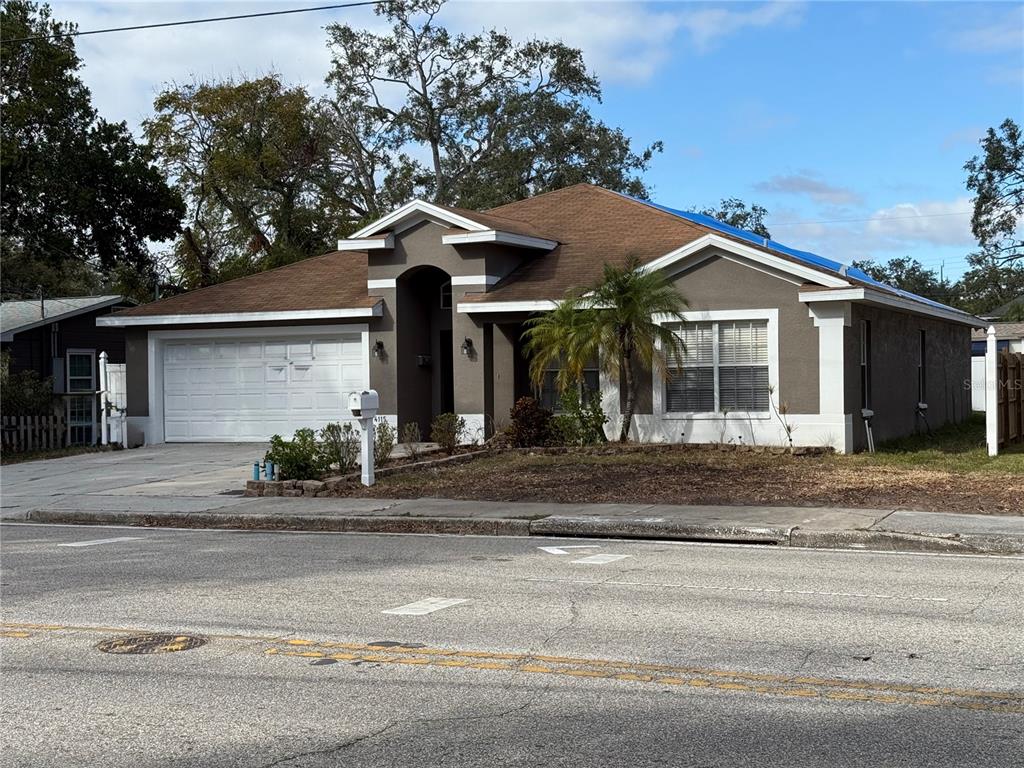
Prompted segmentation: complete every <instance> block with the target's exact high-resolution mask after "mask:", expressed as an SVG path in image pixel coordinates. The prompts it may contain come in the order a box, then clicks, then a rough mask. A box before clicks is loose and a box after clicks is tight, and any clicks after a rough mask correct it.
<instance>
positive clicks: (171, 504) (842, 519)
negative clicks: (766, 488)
mask: <svg viewBox="0 0 1024 768" xmlns="http://www.w3.org/2000/svg"><path fill="white" fill-rule="evenodd" d="M3 519H5V520H10V521H25V522H47V523H86V524H89V523H92V524H114V525H140V526H169V527H188V528H238V529H249V530H304V531H339V532H373V533H439V534H476V535H481V534H484V535H512V536H582V537H615V538H644V539H673V540H687V541H711V542H737V543H739V542H742V543H758V544H768V545H776V546H791V547H810V548H834V549H874V550H900V551H921V552H962V553H979V554H1011V555H1012V554H1024V517H1005V516H1003V517H997V516H990V515H958V514H946V513H936V512H912V511H899V510H897V511H892V510H870V509H836V508H808V507H754V506H751V507H746V506H731V507H719V506H715V507H711V506H670V505H662V504H647V505H645V504H543V503H508V502H485V501H453V500H448V499H414V500H399V499H346V498H324V499H305V498H280V497H275V498H242V497H235V498H223V497H222V498H221V499H218V500H214V499H210V498H205V499H203V500H202V501H200V499H198V498H193V499H187V498H175V499H170V498H167V497H159V496H150V495H117V496H77V497H70V496H62V497H59V498H57V499H53V500H52V501H51V503H48V504H38V503H37V504H35V505H32V506H31V507H28V508H25V507H21V508H13V509H12V508H9V507H8V508H7V509H5V510H4V512H3Z"/></svg>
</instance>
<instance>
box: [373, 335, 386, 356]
mask: <svg viewBox="0 0 1024 768" xmlns="http://www.w3.org/2000/svg"><path fill="white" fill-rule="evenodd" d="M373 356H374V357H376V358H377V359H378V360H382V359H383V358H384V342H383V341H381V340H380V339H377V341H376V343H375V344H374V345H373Z"/></svg>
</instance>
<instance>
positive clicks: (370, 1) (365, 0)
mask: <svg viewBox="0 0 1024 768" xmlns="http://www.w3.org/2000/svg"><path fill="white" fill-rule="evenodd" d="M384 2H385V0H362V2H354V3H337V4H335V5H318V6H315V7H313V8H292V9H290V10H285V11H264V12H262V13H241V14H238V15H235V16H214V17H211V18H207V19H185V20H184V21H165V22H161V23H159V24H137V25H135V26H130V27H109V28H107V29H89V30H86V31H85V32H78V31H75V32H58V33H56V34H53V35H33V36H32V37H17V38H13V39H11V40H0V44H6V43H30V42H33V41H35V40H54V39H57V38H63V37H82V36H84V35H103V34H106V33H108V32H131V31H134V30H139V29H159V28H162V27H184V26H188V25H190V24H209V23H210V22H214V21H235V20H236V19H259V18H264V17H266V16H286V15H289V14H292V13H311V12H314V11H333V10H337V9H339V8H358V7H360V6H364V5H381V4H382V3H384Z"/></svg>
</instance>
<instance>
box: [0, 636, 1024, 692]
mask: <svg viewBox="0 0 1024 768" xmlns="http://www.w3.org/2000/svg"><path fill="white" fill-rule="evenodd" d="M32 631H37V632H102V633H105V634H112V633H117V634H121V633H139V632H148V631H152V630H145V629H140V628H137V627H131V628H128V627H99V626H71V625H61V624H29V623H9V622H8V623H0V637H28V636H30V634H31V632H32ZM204 636H205V637H207V638H208V639H211V640H220V641H241V642H255V643H267V644H270V646H271V647H269V648H266V649H265V650H264V654H265V655H267V656H275V655H282V656H296V657H301V658H308V659H320V658H329V659H334V660H336V661H362V662H370V663H377V664H397V665H406V666H434V667H446V668H455V669H472V670H480V671H511V672H517V673H527V674H542V675H560V676H563V677H572V678H590V679H606V680H617V681H621V682H631V683H656V684H661V685H677V686H687V687H691V688H704V689H714V690H720V691H732V692H737V693H765V694H773V695H782V696H793V697H803V698H822V699H828V700H833V701H867V702H874V703H883V704H913V705H917V706H938V707H955V708H961V709H978V710H983V711H992V712H1024V693H1016V692H1010V691H985V690H976V689H958V688H941V687H934V686H921V685H912V684H906V683H884V682H875V681H866V680H843V679H840V678H825V677H822V678H817V677H809V676H805V675H779V674H762V673H754V672H745V671H740V670H724V669H708V668H702V667H680V666H673V665H668V664H651V663H644V662H631V661H624V660H612V659H586V658H580V657H573V656H553V655H547V654H543V655H542V654H527V653H508V652H491V651H480V650H470V649H466V650H460V649H452V648H415V647H402V646H392V647H384V646H381V645H372V644H369V643H353V642H340V641H319V640H312V639H306V638H289V637H277V636H262V635H236V634H222V635H216V634H215V635H210V634H205V635H204ZM977 699H981V700H982V701H977Z"/></svg>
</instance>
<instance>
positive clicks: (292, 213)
mask: <svg viewBox="0 0 1024 768" xmlns="http://www.w3.org/2000/svg"><path fill="white" fill-rule="evenodd" d="M154 108H155V110H156V114H155V115H154V117H152V118H151V119H149V120H147V121H146V123H145V126H144V127H145V132H146V136H147V137H148V138H149V139H150V141H151V142H152V143H153V146H154V147H155V148H156V151H157V156H158V158H159V160H160V162H161V163H162V164H163V166H164V168H165V170H166V171H167V173H168V174H169V175H170V176H171V177H172V178H173V179H174V180H175V181H176V183H177V184H178V188H179V189H180V190H181V192H182V194H183V196H184V198H185V200H186V202H187V205H188V212H187V216H186V221H185V225H184V227H183V228H182V235H181V238H180V239H179V240H178V242H177V243H176V245H175V251H174V255H175V263H176V267H177V270H178V272H179V274H180V275H181V276H182V278H183V280H184V282H185V283H186V285H188V286H189V287H194V286H201V285H209V284H211V283H213V282H217V281H218V280H221V279H228V278H231V277H237V276H239V275H244V274H248V273H250V272H256V271H260V270H263V269H269V268H272V267H276V266H281V265H283V264H288V263H291V262H293V261H297V260H298V259H301V258H304V257H306V256H313V255H316V254H319V253H323V252H324V251H326V250H329V249H331V248H332V247H333V242H334V241H335V240H336V239H337V237H338V236H339V235H341V234H343V232H342V229H341V223H340V222H339V221H338V218H337V216H336V210H335V208H334V207H333V206H332V204H331V202H332V194H333V193H332V192H331V189H332V187H333V185H334V183H335V180H336V178H337V174H336V173H335V171H334V169H333V168H332V165H331V163H332V155H333V149H334V145H335V139H334V135H333V127H332V117H331V115H330V114H329V113H327V112H326V111H325V110H324V109H323V108H322V106H321V105H320V104H318V103H317V102H316V101H314V100H313V99H312V98H310V96H309V94H308V93H307V92H306V91H305V89H303V88H298V87H295V88H290V87H287V86H285V85H284V84H283V83H282V82H281V80H280V78H279V77H278V76H276V75H267V76H265V77H261V78H259V79H256V80H243V81H240V82H233V81H225V82H216V83H208V82H192V83H188V84H185V85H173V86H171V87H170V88H168V89H166V90H165V91H163V92H162V93H161V94H159V95H158V96H157V98H156V101H155V103H154Z"/></svg>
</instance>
